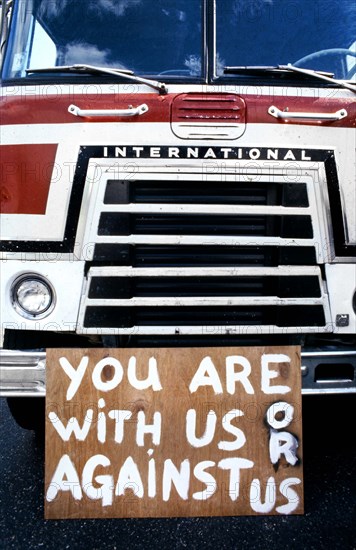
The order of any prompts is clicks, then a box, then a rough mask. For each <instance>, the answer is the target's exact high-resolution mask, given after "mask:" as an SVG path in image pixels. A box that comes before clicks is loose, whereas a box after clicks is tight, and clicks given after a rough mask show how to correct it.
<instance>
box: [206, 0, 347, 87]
mask: <svg viewBox="0 0 356 550" xmlns="http://www.w3.org/2000/svg"><path fill="white" fill-rule="evenodd" d="M216 27H217V31H216V33H217V38H216V52H217V56H216V74H217V75H222V74H223V70H224V67H225V66H251V65H252V66H262V65H264V66H266V65H267V66H276V65H287V64H288V63H291V64H292V65H295V66H297V67H302V68H307V69H314V70H318V71H326V72H330V73H333V74H334V75H335V77H336V78H341V79H346V78H352V76H353V75H354V71H355V61H356V58H355V55H356V53H355V52H356V43H355V39H356V36H355V34H356V2H355V0H221V1H219V0H218V1H217V3H216Z"/></svg>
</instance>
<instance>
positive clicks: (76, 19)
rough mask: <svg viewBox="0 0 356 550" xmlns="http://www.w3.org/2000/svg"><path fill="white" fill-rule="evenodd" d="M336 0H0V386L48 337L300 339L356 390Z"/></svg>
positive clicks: (56, 343)
mask: <svg viewBox="0 0 356 550" xmlns="http://www.w3.org/2000/svg"><path fill="white" fill-rule="evenodd" d="M355 28H356V5H355V3H354V2H353V1H352V0H338V1H334V0H312V1H309V0H155V1H154V2H151V1H149V0H116V1H115V0H86V1H84V0H61V1H59V0H58V1H57V0H10V1H8V0H2V2H1V58H2V61H1V97H0V101H1V120H0V123H1V128H0V132H1V134H0V135H1V145H0V155H1V182H0V185H1V217H0V223H1V226H0V228H1V235H0V236H1V290H0V292H1V350H0V392H1V393H0V395H1V396H2V397H5V398H7V399H8V403H9V406H10V410H11V411H12V413H13V415H14V417H15V419H16V420H17V422H18V423H19V424H20V425H21V426H24V427H27V428H36V427H37V426H38V425H39V424H40V423H41V421H43V412H44V410H43V403H44V397H45V394H46V349H48V348H72V347H75V348H85V349H86V348H90V347H99V348H101V347H103V348H106V347H107V348H117V349H120V348H127V347H135V348H142V347H146V348H160V347H178V348H179V347H202V346H213V347H223V346H236V347H239V346H245V347H246V346H277V347H278V346H286V345H287V346H288V345H298V346H300V347H301V377H302V392H303V394H322V393H326V394H327V393H353V392H356V376H355V369H356V184H355V182H356V178H355V135H356V134H355V120H356V105H355V91H356V86H355V74H356V42H355V38H356V37H355Z"/></svg>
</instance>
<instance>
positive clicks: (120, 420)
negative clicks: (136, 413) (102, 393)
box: [109, 409, 132, 443]
mask: <svg viewBox="0 0 356 550" xmlns="http://www.w3.org/2000/svg"><path fill="white" fill-rule="evenodd" d="M131 416H132V413H131V411H127V410H124V409H122V410H116V409H113V410H112V411H109V417H110V418H112V419H113V420H115V436H114V439H115V443H122V441H123V439H124V422H125V420H130V418H131Z"/></svg>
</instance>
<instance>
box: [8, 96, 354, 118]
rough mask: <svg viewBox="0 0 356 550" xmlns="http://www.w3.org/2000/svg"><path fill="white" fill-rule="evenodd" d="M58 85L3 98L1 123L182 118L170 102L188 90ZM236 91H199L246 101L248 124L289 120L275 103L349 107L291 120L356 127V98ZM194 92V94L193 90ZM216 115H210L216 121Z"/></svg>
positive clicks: (298, 107)
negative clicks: (77, 90) (69, 89)
mask: <svg viewBox="0 0 356 550" xmlns="http://www.w3.org/2000/svg"><path fill="white" fill-rule="evenodd" d="M61 92H62V90H61V88H60V87H58V95H46V94H45V93H43V94H42V95H24V96H22V97H21V96H20V97H18V96H4V97H3V98H1V99H0V112H1V124H3V125H9V124H65V123H72V124H77V123H100V122H110V123H121V122H130V123H132V124H133V123H135V122H142V123H144V122H148V123H152V122H166V123H169V122H170V121H172V122H179V121H181V119H179V120H178V118H177V116H176V114H175V113H177V115H178V112H177V110H176V109H174V110H173V112H172V116H171V106H172V102H173V100H174V99H175V98H177V97H179V96H181V97H182V96H183V95H185V94H168V95H165V96H161V95H159V94H151V93H145V94H140V93H131V94H130V93H125V94H122V93H118V94H101V93H100V89H99V91H98V93H97V94H92V95H88V94H82V95H80V94H76V95H64V94H62V93H61ZM275 92H276V95H272V94H271V95H269V96H268V95H243V94H241V95H235V94H226V93H221V94H218V93H214V94H203V93H202V94H199V95H201V97H209V96H214V97H216V98H218V97H219V96H220V97H222V98H223V97H224V96H225V97H226V96H232V97H233V96H235V97H236V99H237V101H241V100H242V102H243V101H244V102H245V103H246V123H247V124H255V123H257V124H286V122H285V121H283V120H277V119H276V118H274V117H272V116H271V115H269V114H268V108H269V107H270V106H271V105H275V106H276V107H278V108H279V109H281V110H282V111H283V110H285V109H289V111H302V112H303V111H306V112H308V111H311V112H321V113H328V112H334V111H338V110H340V109H346V110H347V112H348V116H347V117H346V118H343V119H341V120H338V121H334V122H330V121H323V122H320V121H306V120H294V121H293V122H292V121H289V122H288V124H294V125H301V124H302V125H306V124H307V125H311V126H320V125H322V126H331V127H333V128H334V127H339V128H340V127H343V128H354V127H355V124H356V102H355V100H354V98H353V97H349V98H345V97H337V96H334V97H325V98H323V97H299V96H295V97H293V96H286V95H282V94H281V95H277V92H278V90H277V89H276V90H275ZM189 95H190V94H189ZM192 95H195V94H192ZM142 103H146V104H147V105H148V107H149V110H148V112H147V113H145V114H144V115H137V116H133V117H97V118H94V117H87V118H82V117H77V116H73V115H72V114H70V113H69V112H68V107H69V105H70V104H74V105H77V106H78V107H80V108H81V109H127V108H128V106H129V105H133V106H134V107H136V106H137V105H140V104H142ZM215 122H216V119H215V120H214V118H212V119H211V123H212V124H214V123H215Z"/></svg>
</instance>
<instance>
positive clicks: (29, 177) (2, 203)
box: [0, 143, 57, 214]
mask: <svg viewBox="0 0 356 550" xmlns="http://www.w3.org/2000/svg"><path fill="white" fill-rule="evenodd" d="M56 151H57V145H56V144H52V143H51V144H36V145H0V178H1V187H0V212H1V213H2V214H45V212H46V205H47V199H48V193H49V186H50V182H51V177H52V171H53V167H54V161H55V158H56Z"/></svg>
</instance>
